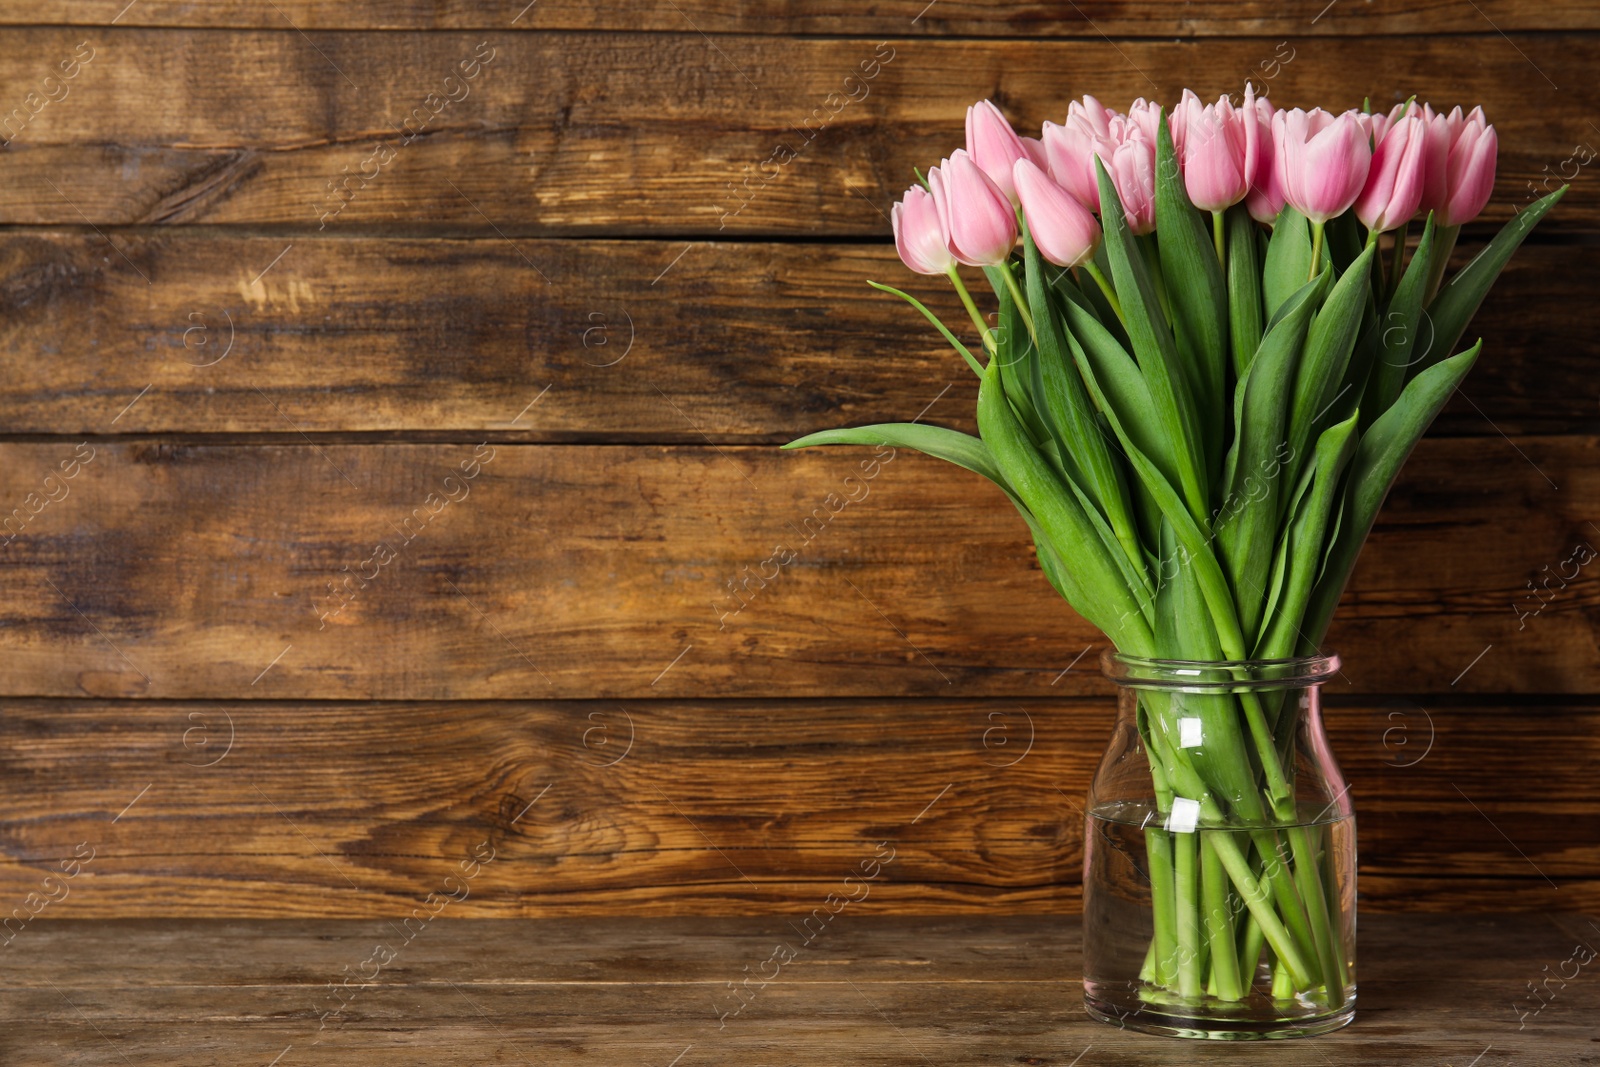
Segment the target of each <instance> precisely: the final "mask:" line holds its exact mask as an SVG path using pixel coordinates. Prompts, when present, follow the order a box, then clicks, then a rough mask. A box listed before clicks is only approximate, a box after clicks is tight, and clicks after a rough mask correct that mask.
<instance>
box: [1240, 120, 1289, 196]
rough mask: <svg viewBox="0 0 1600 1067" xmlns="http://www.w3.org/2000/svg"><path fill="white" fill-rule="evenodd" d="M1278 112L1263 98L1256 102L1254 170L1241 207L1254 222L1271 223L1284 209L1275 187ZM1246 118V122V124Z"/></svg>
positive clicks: (1280, 188)
mask: <svg viewBox="0 0 1600 1067" xmlns="http://www.w3.org/2000/svg"><path fill="white" fill-rule="evenodd" d="M1276 111H1277V109H1276V108H1274V107H1273V106H1272V102H1271V101H1269V100H1268V99H1267V98H1266V97H1261V98H1260V99H1258V100H1256V101H1255V107H1254V113H1253V117H1254V121H1255V126H1256V142H1257V143H1256V169H1255V173H1254V176H1253V177H1252V178H1251V180H1250V192H1249V195H1247V196H1246V197H1245V200H1244V206H1245V207H1246V208H1247V209H1248V210H1249V212H1250V217H1251V218H1253V219H1255V220H1256V221H1257V222H1262V223H1272V222H1276V221H1277V220H1278V213H1279V212H1281V211H1282V210H1283V186H1281V185H1280V184H1278V162H1277V156H1278V152H1277V141H1276V139H1275V138H1274V136H1273V122H1272V116H1273V115H1274V114H1275V113H1276ZM1249 120H1250V119H1249V117H1248V116H1247V119H1246V121H1249Z"/></svg>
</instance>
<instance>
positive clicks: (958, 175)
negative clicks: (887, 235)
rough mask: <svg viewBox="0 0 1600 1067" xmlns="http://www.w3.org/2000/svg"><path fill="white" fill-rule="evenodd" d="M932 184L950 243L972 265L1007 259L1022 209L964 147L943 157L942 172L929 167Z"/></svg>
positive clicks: (941, 221) (957, 255) (934, 196)
mask: <svg viewBox="0 0 1600 1067" xmlns="http://www.w3.org/2000/svg"><path fill="white" fill-rule="evenodd" d="M928 187H929V189H930V190H931V191H932V193H933V202H934V205H935V206H936V207H937V208H938V209H939V221H940V223H941V225H942V226H943V229H944V235H945V239H946V242H947V244H946V247H947V248H949V250H950V254H951V255H953V256H955V257H956V260H957V261H958V262H961V263H965V264H966V265H967V266H969V267H992V266H994V265H996V264H999V263H1004V262H1005V261H1006V259H1007V258H1008V257H1009V256H1010V255H1011V249H1012V247H1013V246H1014V245H1015V244H1016V243H1017V213H1016V210H1015V209H1014V208H1013V207H1012V206H1011V201H1010V199H1009V198H1008V197H1007V196H1006V194H1005V193H1004V192H1002V191H1001V189H1000V187H999V186H998V185H996V184H995V183H994V181H993V180H992V179H990V177H989V176H988V175H987V174H985V173H984V172H983V171H982V170H980V169H979V168H978V165H977V164H976V163H974V162H973V161H972V157H971V156H969V155H967V153H966V152H965V151H964V150H963V149H960V148H958V149H956V150H955V151H954V152H952V153H951V154H950V158H949V159H946V160H941V161H940V163H939V168H938V174H937V176H935V174H934V172H932V171H930V172H929V174H928Z"/></svg>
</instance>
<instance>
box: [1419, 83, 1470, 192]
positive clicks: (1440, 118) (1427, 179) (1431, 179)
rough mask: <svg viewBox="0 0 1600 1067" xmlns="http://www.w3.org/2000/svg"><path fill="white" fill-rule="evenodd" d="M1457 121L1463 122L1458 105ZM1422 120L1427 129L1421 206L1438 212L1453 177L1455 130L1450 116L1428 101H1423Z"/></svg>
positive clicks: (1423, 151) (1424, 146)
mask: <svg viewBox="0 0 1600 1067" xmlns="http://www.w3.org/2000/svg"><path fill="white" fill-rule="evenodd" d="M1456 121H1457V124H1458V125H1459V123H1460V122H1461V109H1460V108H1459V107H1458V108H1456ZM1422 124H1423V126H1424V127H1425V128H1426V130H1427V132H1426V134H1425V136H1424V138H1423V148H1422V201H1421V203H1419V204H1418V205H1417V207H1418V210H1421V211H1432V212H1433V213H1434V214H1438V213H1439V210H1440V209H1441V208H1443V207H1444V201H1445V184H1446V182H1447V181H1448V180H1449V177H1450V145H1451V144H1452V143H1453V142H1454V140H1455V137H1454V134H1452V133H1451V131H1450V120H1449V119H1448V118H1446V117H1445V116H1444V115H1441V114H1439V113H1438V112H1437V111H1435V110H1433V108H1432V107H1430V106H1429V105H1427V104H1423V105H1422Z"/></svg>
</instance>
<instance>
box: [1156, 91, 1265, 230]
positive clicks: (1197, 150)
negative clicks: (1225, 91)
mask: <svg viewBox="0 0 1600 1067" xmlns="http://www.w3.org/2000/svg"><path fill="white" fill-rule="evenodd" d="M1257 126H1258V124H1257V122H1256V116H1255V94H1254V90H1253V89H1252V88H1251V87H1249V86H1248V85H1247V86H1246V87H1245V102H1244V107H1243V108H1241V109H1238V110H1236V109H1235V108H1234V106H1233V102H1232V101H1230V100H1229V99H1228V98H1227V97H1226V96H1224V97H1222V98H1220V99H1219V100H1218V101H1217V102H1216V103H1215V104H1204V105H1202V104H1201V103H1200V98H1199V97H1197V96H1195V95H1194V93H1192V92H1190V91H1189V90H1187V89H1185V90H1184V95H1183V99H1182V100H1181V101H1180V102H1179V103H1178V106H1177V107H1176V108H1174V109H1173V112H1172V144H1173V148H1174V149H1175V150H1176V152H1177V155H1178V160H1179V162H1180V163H1181V164H1182V166H1183V184H1184V188H1185V189H1187V190H1188V193H1189V199H1190V201H1191V202H1193V204H1194V206H1195V207H1197V208H1199V209H1200V210H1202V211H1223V210H1225V209H1227V208H1229V207H1232V206H1233V205H1234V204H1237V203H1238V202H1239V201H1240V200H1243V199H1244V197H1245V194H1246V193H1247V192H1249V190H1250V182H1251V178H1252V177H1253V176H1254V175H1255V167H1256V155H1257V152H1258V149H1257V142H1258V140H1259V131H1258V129H1257Z"/></svg>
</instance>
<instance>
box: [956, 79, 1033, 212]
mask: <svg viewBox="0 0 1600 1067" xmlns="http://www.w3.org/2000/svg"><path fill="white" fill-rule="evenodd" d="M967 154H968V155H969V156H971V157H972V161H973V162H974V163H976V164H977V165H978V168H979V169H980V170H982V171H983V172H984V173H985V174H987V175H988V176H989V180H990V181H992V182H994V183H995V184H996V185H998V186H999V187H1000V191H1001V192H1003V193H1005V194H1006V197H1007V198H1008V199H1009V200H1010V201H1011V203H1012V206H1013V207H1015V206H1016V203H1017V189H1016V186H1015V185H1013V184H1012V179H1011V167H1012V164H1014V163H1016V161H1017V160H1019V159H1027V158H1029V157H1028V151H1027V148H1026V147H1025V146H1024V145H1023V143H1022V138H1020V137H1018V136H1017V132H1016V131H1015V130H1013V129H1012V128H1011V123H1009V122H1007V121H1006V117H1005V116H1004V115H1002V114H1001V113H1000V109H999V108H997V107H995V106H994V104H992V103H990V102H989V101H987V100H982V101H979V102H978V103H976V104H973V105H972V106H971V107H969V108H967Z"/></svg>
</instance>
